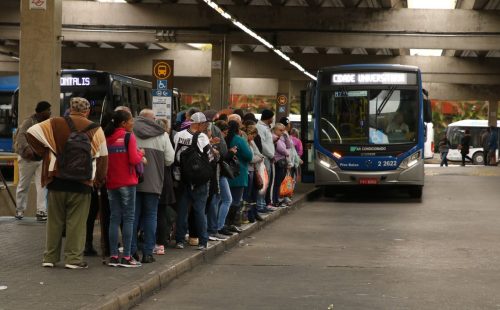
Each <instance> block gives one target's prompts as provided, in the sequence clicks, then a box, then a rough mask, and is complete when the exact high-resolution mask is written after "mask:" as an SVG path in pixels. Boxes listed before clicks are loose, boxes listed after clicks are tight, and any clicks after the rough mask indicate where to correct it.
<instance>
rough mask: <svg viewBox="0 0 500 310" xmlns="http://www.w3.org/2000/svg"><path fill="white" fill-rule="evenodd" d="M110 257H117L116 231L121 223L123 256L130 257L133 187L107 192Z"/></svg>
mask: <svg viewBox="0 0 500 310" xmlns="http://www.w3.org/2000/svg"><path fill="white" fill-rule="evenodd" d="M108 199H109V208H110V217H109V246H110V255H111V256H118V234H119V233H118V230H119V229H120V223H122V222H123V228H122V239H123V256H130V247H131V244H132V234H133V233H132V231H133V229H134V217H135V186H124V187H120V188H118V189H112V190H108Z"/></svg>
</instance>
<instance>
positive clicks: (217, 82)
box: [210, 38, 231, 111]
mask: <svg viewBox="0 0 500 310" xmlns="http://www.w3.org/2000/svg"><path fill="white" fill-rule="evenodd" d="M211 67H212V77H211V81H210V108H211V109H214V110H217V111H218V110H221V109H225V108H227V107H228V106H229V93H230V89H229V87H230V86H229V81H230V75H229V69H230V67H231V45H230V44H228V43H227V42H226V39H225V38H224V39H223V40H221V41H218V42H214V43H212V66H211Z"/></svg>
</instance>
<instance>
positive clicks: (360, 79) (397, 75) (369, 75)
mask: <svg viewBox="0 0 500 310" xmlns="http://www.w3.org/2000/svg"><path fill="white" fill-rule="evenodd" d="M416 82H417V81H416V75H415V74H412V73H401V72H359V73H334V74H333V75H332V84H333V85H394V84H395V85H415V84H416Z"/></svg>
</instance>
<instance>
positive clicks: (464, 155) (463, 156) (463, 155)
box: [462, 153, 472, 166]
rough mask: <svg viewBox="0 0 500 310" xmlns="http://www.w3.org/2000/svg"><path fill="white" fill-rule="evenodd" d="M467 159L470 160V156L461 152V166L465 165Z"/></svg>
mask: <svg viewBox="0 0 500 310" xmlns="http://www.w3.org/2000/svg"><path fill="white" fill-rule="evenodd" d="M466 159H468V160H470V161H471V162H472V158H470V157H469V155H467V154H465V153H462V166H465V160H466Z"/></svg>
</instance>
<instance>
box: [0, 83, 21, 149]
mask: <svg viewBox="0 0 500 310" xmlns="http://www.w3.org/2000/svg"><path fill="white" fill-rule="evenodd" d="M18 85H19V77H18V76H17V75H15V76H2V77H0V152H11V151H12V134H13V128H16V127H17V118H16V117H15V115H14V109H13V108H12V107H13V105H14V101H15V98H16V96H17V88H18Z"/></svg>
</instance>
